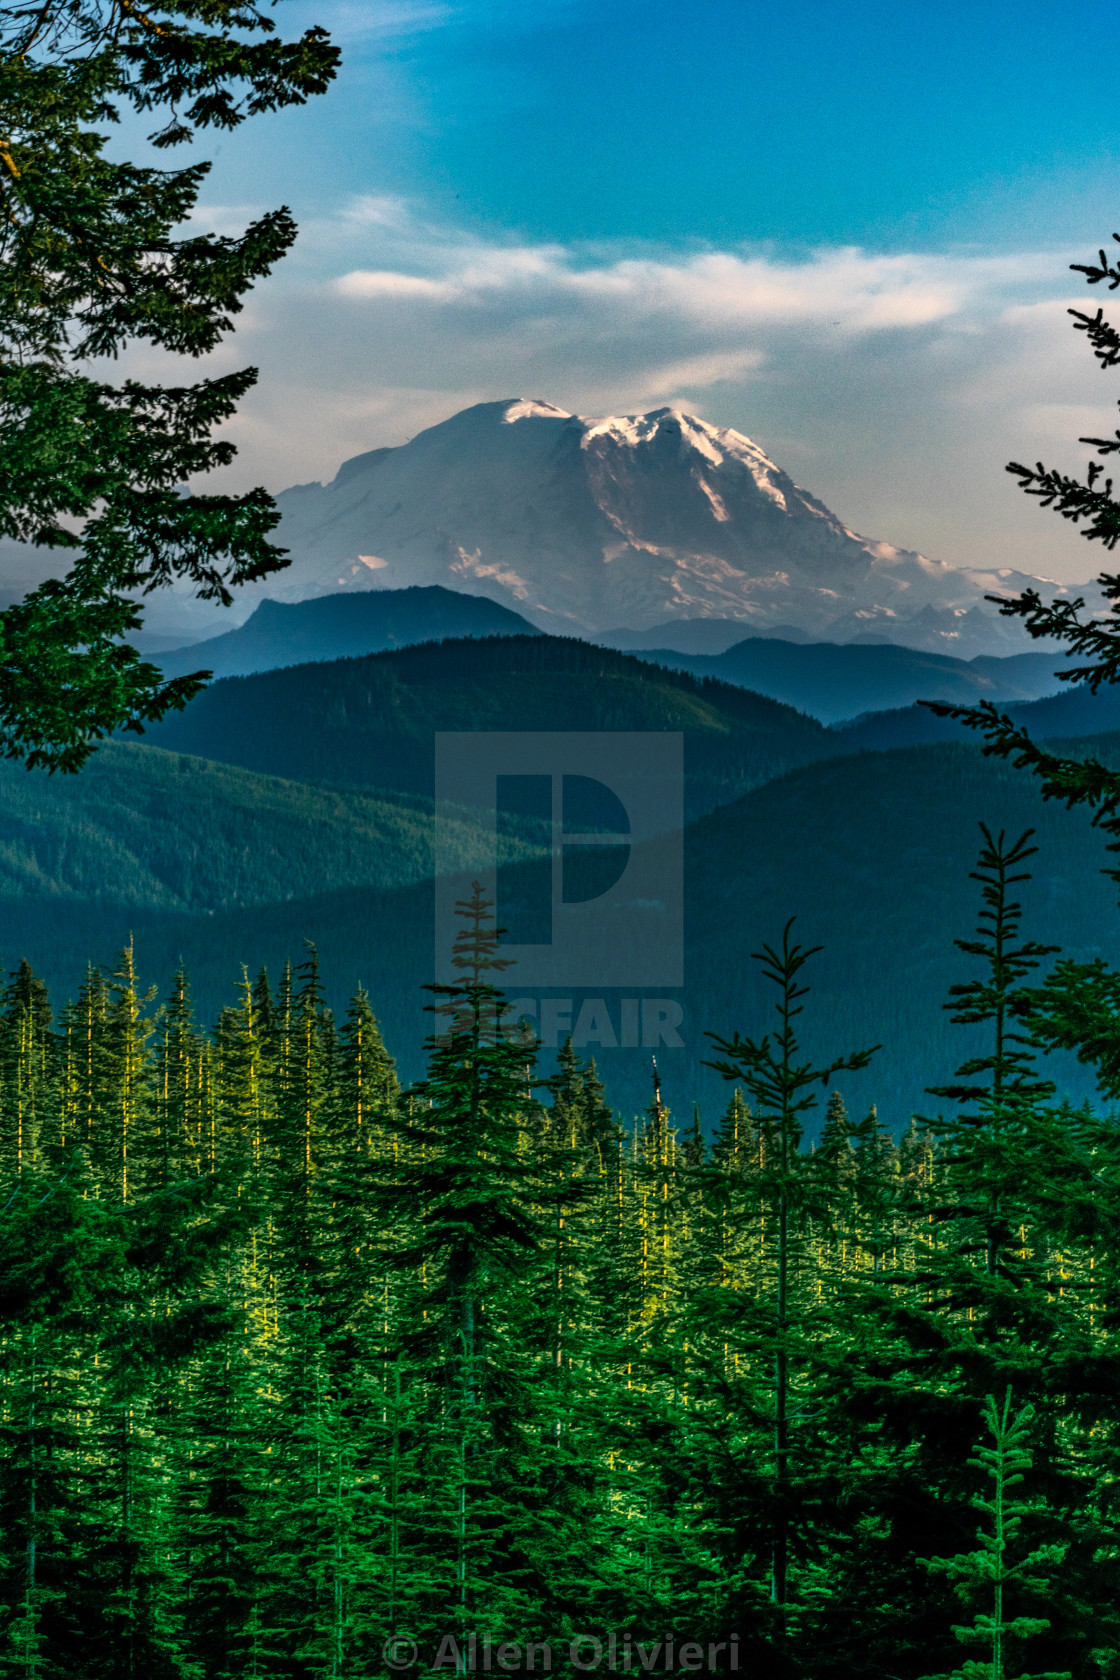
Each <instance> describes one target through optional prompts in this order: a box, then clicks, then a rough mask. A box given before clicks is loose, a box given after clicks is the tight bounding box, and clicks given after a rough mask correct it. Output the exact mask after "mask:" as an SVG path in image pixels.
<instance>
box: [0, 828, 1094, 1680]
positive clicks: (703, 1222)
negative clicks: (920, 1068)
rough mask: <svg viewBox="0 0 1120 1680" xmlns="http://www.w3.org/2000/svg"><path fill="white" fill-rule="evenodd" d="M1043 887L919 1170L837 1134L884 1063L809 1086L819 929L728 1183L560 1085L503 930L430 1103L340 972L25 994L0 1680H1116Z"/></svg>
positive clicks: (11, 1130) (997, 923) (124, 976)
mask: <svg viewBox="0 0 1120 1680" xmlns="http://www.w3.org/2000/svg"><path fill="white" fill-rule="evenodd" d="M1028 852H1029V848H1028V847H1026V846H1025V845H1024V844H1023V843H1021V842H1020V843H1019V844H1018V845H1017V846H1007V845H1005V844H1004V843H1003V842H1002V840H999V841H994V840H989V841H988V843H987V844H986V847H985V852H984V856H983V858H982V862H981V868H980V871H979V874H980V879H981V888H982V893H983V899H984V904H983V914H982V921H981V927H980V931H979V934H978V937H977V938H976V939H975V940H972V941H969V942H966V945H965V949H966V952H967V953H968V955H969V957H970V959H975V960H976V961H978V963H979V965H980V966H979V973H980V978H979V979H976V980H972V981H965V982H962V986H961V987H960V988H959V990H958V994H957V996H956V997H955V999H954V1000H953V1007H954V1012H955V1014H956V1015H957V1017H958V1018H959V1019H961V1020H965V1021H968V1022H970V1023H971V1024H972V1025H973V1026H975V1025H977V1024H978V1023H979V1024H981V1025H982V1026H983V1027H984V1028H985V1030H986V1032H987V1033H988V1034H989V1039H990V1042H989V1045H988V1049H987V1051H986V1052H985V1054H983V1055H981V1056H978V1057H975V1058H973V1059H972V1060H971V1061H970V1062H968V1063H966V1065H965V1067H964V1068H963V1069H962V1070H961V1071H960V1073H959V1075H958V1077H957V1078H956V1080H955V1081H954V1082H952V1083H950V1084H948V1085H946V1086H945V1087H944V1088H942V1089H941V1091H940V1093H939V1094H938V1096H937V1098H936V1101H935V1105H934V1106H940V1108H941V1109H942V1110H943V1111H944V1113H943V1116H942V1118H934V1119H933V1120H931V1121H930V1122H928V1123H923V1124H917V1123H916V1124H914V1125H913V1126H912V1127H911V1129H910V1130H909V1132H908V1133H907V1134H906V1135H905V1136H904V1137H903V1138H902V1139H901V1141H900V1142H898V1143H896V1142H895V1141H893V1140H892V1138H891V1137H890V1135H889V1134H888V1133H887V1132H886V1131H885V1130H884V1129H883V1128H882V1127H881V1126H880V1124H879V1123H878V1120H877V1118H876V1115H875V1113H874V1111H872V1112H871V1113H869V1114H866V1115H864V1114H856V1115H850V1114H849V1113H848V1112H847V1111H846V1108H845V1104H844V1101H843V1098H842V1096H841V1095H840V1094H839V1093H838V1092H837V1091H836V1090H835V1089H830V1090H829V1091H828V1092H827V1093H826V1085H829V1084H831V1082H833V1081H835V1080H837V1079H839V1080H840V1081H841V1083H842V1082H843V1077H844V1072H845V1070H847V1069H854V1068H857V1067H860V1066H862V1065H863V1064H864V1062H865V1061H866V1059H867V1050H868V1049H869V1047H863V1046H860V1047H856V1049H854V1050H849V1049H847V1048H845V1047H843V1046H840V1047H838V1053H837V1055H836V1057H835V1059H834V1060H833V1061H832V1062H831V1063H829V1064H827V1065H821V1066H819V1067H814V1066H811V1065H809V1064H808V1062H807V1061H806V1059H805V1057H804V1056H803V1054H802V1052H801V1050H800V1047H799V1044H798V1038H797V1025H798V1021H797V1018H798V1016H799V1014H800V1011H801V1010H802V1008H804V1007H808V1006H810V1004H811V1000H807V999H806V996H805V989H804V987H805V977H806V974H807V973H808V974H811V967H807V964H809V962H810V959H811V955H812V953H811V952H807V951H805V950H804V949H802V948H801V947H799V946H798V945H797V944H796V943H795V942H794V941H793V938H792V935H791V933H790V930H789V929H787V930H786V935H785V937H784V939H783V941H782V942H781V943H780V944H777V945H775V946H774V947H773V948H772V949H770V948H768V949H767V950H766V951H764V952H763V953H762V967H763V972H764V975H765V977H766V978H767V980H768V982H769V983H770V984H771V985H772V987H773V997H774V1001H775V1003H776V1005H777V1013H776V1014H775V1016H774V1017H773V1026H772V1030H771V1031H769V1032H768V1033H766V1034H765V1035H763V1036H759V1037H757V1038H751V1037H738V1036H736V1037H733V1038H730V1039H727V1040H723V1041H717V1042H716V1043H715V1044H714V1045H713V1050H712V1056H713V1060H714V1061H715V1062H717V1063H718V1064H719V1066H720V1068H721V1070H722V1071H723V1072H724V1074H725V1075H726V1076H727V1080H728V1101H727V1104H726V1107H725V1109H724V1112H723V1113H722V1115H721V1116H720V1117H719V1119H718V1123H717V1124H716V1125H715V1127H714V1128H713V1129H711V1130H710V1131H709V1132H708V1134H707V1135H706V1134H705V1129H704V1127H703V1126H702V1125H701V1123H700V1119H699V1117H698V1116H697V1115H695V1114H693V1115H691V1116H689V1115H685V1116H676V1117H674V1116H672V1115H670V1114H669V1112H668V1110H667V1109H666V1107H665V1105H664V1103H663V1102H662V1100H661V1096H660V1092H659V1091H657V1090H656V1089H654V1090H653V1092H652V1100H651V1102H650V1105H649V1107H648V1109H647V1111H646V1113H645V1114H644V1115H642V1116H640V1117H638V1119H637V1120H636V1121H634V1122H633V1123H631V1124H629V1125H622V1124H620V1123H619V1121H618V1119H617V1117H616V1116H615V1115H614V1113H613V1112H612V1110H611V1108H610V1106H609V1105H608V1103H607V1100H606V1095H605V1093H604V1090H603V1087H602V1085H601V1083H600V1081H599V1079H598V1077H597V1074H596V1072H595V1069H594V1066H593V1064H590V1065H584V1064H582V1063H581V1062H580V1061H579V1059H578V1058H577V1057H576V1055H575V1054H574V1053H573V1051H572V1049H571V1047H570V1045H569V1046H567V1047H565V1049H564V1050H563V1051H562V1052H561V1054H560V1056H559V1061H558V1065H557V1067H556V1069H555V1071H554V1072H552V1073H551V1074H549V1075H548V1077H547V1078H544V1079H542V1077H541V1075H540V1074H539V1073H538V1071H537V1070H536V1068H535V1047H534V1044H533V1042H532V1040H531V1039H530V1038H529V1037H527V1036H526V1035H525V1034H523V1033H521V1032H519V1031H517V1030H511V1029H510V1027H509V1025H508V1023H505V1024H503V1022H502V1009H503V999H502V995H501V993H500V992H499V991H498V990H497V989H496V987H495V984H494V983H495V982H497V981H500V979H501V972H500V971H501V968H502V966H503V964H502V959H501V956H500V950H499V948H498V947H497V945H496V941H495V936H494V931H493V928H492V926H491V924H490V923H489V921H488V919H487V912H488V906H487V905H486V904H485V902H484V901H483V900H482V899H481V897H480V895H478V894H476V895H475V897H474V899H473V900H471V901H470V903H468V904H466V905H464V907H463V909H464V914H465V921H464V932H463V935H462V937H461V938H460V940H459V943H458V946H457V959H456V960H457V962H458V965H459V968H460V969H461V971H462V984H461V986H459V987H458V988H454V989H450V990H446V991H443V992H439V993H437V994H436V995H435V999H434V1002H433V1008H434V1009H435V1011H436V1014H435V1017H434V1020H433V1036H432V1040H431V1043H430V1046H429V1068H428V1074H427V1077H426V1079H425V1080H424V1081H423V1082H422V1083H420V1084H419V1085H417V1086H416V1087H414V1088H413V1089H411V1090H409V1091H407V1092H405V1091H402V1090H400V1089H399V1087H398V1084H397V1080H396V1077H395V1073H394V1068H393V1063H392V1060H391V1058H390V1056H389V1054H388V1053H387V1051H386V1048H385V1046H384V1045H383V1043H382V1041H381V1036H380V1033H379V1030H378V1026H377V1022H376V1020H375V1018H374V1015H373V1012H372V1010H371V1006H370V1002H369V1000H368V999H367V998H366V997H365V996H364V994H362V993H359V994H358V995H357V996H356V997H355V998H354V1000H353V1001H352V1003H351V1005H350V1007H349V1009H348V1011H347V1012H346V1014H345V1018H344V1019H342V1020H341V1021H336V1020H335V1019H334V1018H333V1017H332V1015H331V1012H330V1011H329V1010H328V1009H327V1008H326V1007H325V1005H324V1002H323V996H322V991H321V986H320V977H319V972H318V967H317V963H316V960H315V958H314V955H313V954H312V956H311V957H310V958H309V960H308V962H307V963H305V964H304V965H303V967H302V968H300V969H299V970H297V971H296V972H294V973H293V972H292V971H290V970H289V971H286V972H285V973H284V974H283V975H282V976H281V977H280V979H279V982H278V984H276V985H270V983H269V981H268V979H267V977H266V976H264V975H263V974H262V975H261V976H260V977H259V978H258V979H257V980H256V981H255V982H252V983H251V982H249V981H248V979H247V980H246V982H245V985H244V987H243V989H242V992H241V995H240V997H239V998H238V999H237V1001H236V1002H234V1003H233V1004H231V1005H230V1007H228V1008H227V1009H226V1010H224V1011H223V1013H222V1014H221V1016H220V1018H219V1020H218V1022H217V1023H216V1026H215V1027H214V1029H213V1031H211V1032H205V1033H204V1032H203V1031H201V1030H200V1029H199V1027H198V1026H197V1024H196V1022H195V1021H194V1019H193V1015H192V1010H191V1004H190V997H189V990H188V985H187V980H186V977H185V976H184V975H180V976H178V978H177V979H176V982H175V985H174V987H173V989H172V992H171V995H170V996H169V997H168V998H167V999H165V1000H164V1001H163V1002H162V1003H161V1004H157V1003H156V1000H155V999H154V998H153V997H152V996H151V995H150V994H148V993H145V992H144V991H143V990H142V987H141V984H140V982H139V980H138V979H137V976H136V974H135V972H134V967H133V962H132V956H131V953H130V952H125V953H124V955H123V956H122V958H121V960H120V963H119V965H118V966H117V968H116V971H115V972H114V973H112V974H110V975H103V974H102V973H100V972H98V971H91V973H90V974H89V977H88V980H87V983H86V985H85V987H84V988H83V990H82V992H81V995H80V996H79V998H78V999H77V1001H76V1002H74V1003H72V1004H69V1005H67V1006H66V1008H65V1009H63V1010H62V1011H61V1013H60V1014H59V1016H58V1018H57V1020H54V1019H52V1014H51V1009H50V1006H49V1001H48V998H47V996H46V993H45V989H44V987H43V986H42V984H41V983H40V982H39V981H38V980H37V979H36V977H35V976H34V974H33V973H32V972H31V971H30V969H29V968H28V967H26V965H25V966H24V967H22V968H21V969H20V970H19V971H18V972H17V973H16V974H15V975H14V976H13V977H12V978H11V981H10V983H9V985H8V987H7V989H6V992H5V993H4V996H3V999H2V1008H0V1017H2V1023H0V1165H2V1171H3V1185H2V1187H0V1333H2V1338H3V1360H2V1366H0V1427H2V1430H3V1457H2V1461H0V1607H2V1609H0V1614H2V1626H0V1672H2V1673H3V1674H5V1675H10V1676H12V1677H13V1680H14V1677H16V1676H28V1677H30V1676H35V1677H37V1680H38V1677H41V1680H63V1677H65V1680H87V1677H94V1676H96V1677H99V1680H100V1677H102V1676H106V1677H108V1676H112V1677H114V1680H115V1677H118V1676H121V1677H124V1676H127V1677H130V1680H141V1677H143V1680H196V1677H197V1680H232V1677H243V1676H244V1677H258V1676H259V1677H264V1676H268V1677H274V1676H284V1677H291V1680H304V1677H307V1680H311V1677H326V1676H330V1677H332V1680H341V1677H346V1680H358V1677H360V1676H367V1675H372V1674H375V1673H379V1672H383V1671H384V1670H385V1667H386V1661H387V1660H388V1662H389V1666H390V1667H393V1666H394V1665H395V1670H396V1671H397V1672H403V1671H405V1670H407V1669H409V1668H410V1667H412V1668H413V1669H414V1670H416V1671H419V1672H431V1671H432V1670H433V1668H435V1666H436V1664H437V1662H438V1664H439V1668H438V1670H437V1671H444V1672H446V1671H448V1670H457V1671H458V1672H463V1671H464V1670H468V1669H470V1668H472V1667H473V1668H475V1669H476V1670H482V1669H484V1668H485V1667H486V1666H490V1667H491V1668H493V1669H494V1671H496V1672H498V1671H506V1672H518V1671H520V1672H528V1671H529V1665H530V1651H529V1646H530V1645H533V1646H534V1650H533V1652H532V1653H531V1655H532V1671H533V1672H534V1673H536V1672H541V1671H542V1669H543V1667H544V1664H545V1654H544V1652H543V1650H542V1649H541V1647H542V1646H543V1645H544V1644H548V1646H549V1650H550V1657H551V1663H552V1667H553V1669H554V1670H559V1669H562V1668H566V1667H567V1666H568V1664H569V1661H570V1655H571V1652H570V1648H569V1641H570V1640H571V1639H572V1638H573V1637H579V1636H584V1642H583V1643H582V1644H579V1645H577V1646H576V1647H575V1648H574V1649H575V1652H576V1655H577V1657H578V1658H579V1660H580V1661H581V1662H582V1663H583V1664H584V1666H585V1667H587V1666H595V1664H596V1663H598V1665H599V1666H600V1667H601V1668H602V1669H603V1671H604V1672H606V1671H607V1665H608V1663H609V1662H610V1661H611V1660H612V1657H611V1653H612V1652H613V1654H614V1655H613V1661H614V1668H615V1671H616V1672H617V1671H619V1670H621V1669H622V1668H623V1667H624V1666H625V1661H624V1654H625V1660H626V1661H628V1662H629V1671H630V1672H631V1673H635V1674H640V1673H641V1672H643V1670H647V1669H648V1670H650V1671H654V1670H656V1671H657V1672H682V1673H684V1672H693V1671H696V1670H697V1669H698V1668H703V1670H704V1671H705V1672H708V1671H709V1670H711V1671H719V1672H724V1673H728V1672H732V1671H738V1672H742V1673H746V1674H755V1675H767V1676H768V1675H774V1676H806V1677H810V1676H811V1677H812V1680H832V1677H836V1680H840V1677H844V1680H849V1677H862V1676H867V1677H868V1680H870V1677H873V1676H875V1677H879V1676H887V1675H890V1676H898V1677H902V1680H917V1677H919V1676H926V1675H933V1674H947V1673H949V1672H953V1673H958V1674H969V1673H971V1674H972V1675H974V1676H975V1677H976V1680H979V1677H981V1676H984V1677H990V1680H1002V1677H1003V1676H1004V1675H1006V1676H1008V1677H1010V1676H1014V1675H1018V1674H1019V1673H1020V1672H1021V1671H1022V1670H1023V1667H1024V1664H1025V1665H1026V1666H1027V1667H1029V1669H1030V1671H1031V1673H1032V1674H1038V1673H1041V1672H1043V1671H1045V1672H1047V1673H1051V1674H1052V1673H1065V1672H1068V1673H1076V1674H1077V1675H1078V1676H1082V1675H1093V1676H1098V1675H1099V1676H1113V1675H1116V1674H1118V1673H1120V1592H1118V1588H1120V1507H1118V1501H1117V1488H1118V1487H1120V1480H1118V1473H1120V1436H1118V1426H1120V1359H1118V1353H1120V1341H1118V1310H1117V1301H1118V1300H1120V1243H1118V1238H1120V1201H1118V1197H1117V1181H1118V1177H1120V1136H1118V1134H1117V1130H1116V1128H1115V1127H1114V1125H1113V1123H1112V1121H1111V1120H1110V1119H1108V1118H1102V1117H1100V1116H1097V1115H1094V1114H1093V1113H1091V1112H1090V1111H1088V1110H1085V1111H1076V1112H1075V1111H1073V1110H1071V1109H1070V1108H1069V1107H1068V1106H1065V1105H1061V1104H1057V1103H1055V1102H1054V1099H1053V1090H1052V1088H1051V1087H1050V1086H1049V1085H1048V1084H1047V1083H1046V1082H1045V1081H1044V1080H1043V1079H1042V1078H1041V1077H1040V1076H1039V1074H1038V1071H1037V1068H1036V1066H1035V1064H1034V1061H1033V1050H1032V1048H1031V1046H1030V1044H1029V1043H1028V1042H1027V1037H1028V1034H1027V1030H1026V1027H1025V1025H1024V1022H1025V1019H1026V1012H1027V998H1028V988H1027V986H1026V982H1027V980H1028V979H1029V978H1030V971H1031V969H1032V968H1033V967H1034V966H1035V965H1036V964H1037V963H1038V962H1039V961H1040V960H1041V958H1042V957H1044V956H1046V955H1047V953H1046V951H1045V950H1044V949H1043V948H1041V947H1037V946H1032V945H1030V944H1029V943H1028V944H1024V943H1023V942H1022V940H1021V939H1020V938H1019V934H1018V912H1017V908H1016V905H1015V903H1014V901H1013V897H1012V894H1013V891H1014V883H1015V881H1016V880H1017V879H1021V877H1022V870H1021V865H1022V862H1023V859H1024V858H1025V857H1026V856H1027V855H1028ZM1052 1001H1053V1000H1052ZM872 1066H874V1062H873V1060H872ZM818 1102H820V1103H822V1105H823V1113H821V1114H818V1115H814V1113H813V1106H814V1104H816V1103H818ZM810 1135H812V1136H813V1137H814V1139H815V1141H814V1143H813V1144H812V1145H810V1144H809V1142H808V1141H807V1139H808V1137H809V1136H810ZM978 1453H979V1456H978ZM985 1455H986V1456H985ZM1016 1477H1022V1478H1023V1480H1022V1481H1021V1482H1019V1483H1016V1480H1015V1478H1016ZM977 1501H980V1502H981V1503H980V1504H979V1505H978V1504H977ZM978 1530H979V1531H980V1532H981V1534H982V1536H983V1538H981V1539H979V1540H978V1539H977V1531H978ZM954 1627H956V1628H958V1629H961V1630H963V1633H964V1635H965V1636H966V1638H965V1642H964V1643H962V1640H961V1638H960V1637H958V1635H957V1634H955V1633H954V1631H953V1630H954ZM612 1636H613V1644H612ZM394 1637H395V1638H396V1640H397V1643H396V1644H394V1645H391V1646H389V1647H386V1644H385V1642H386V1641H387V1640H390V1639H392V1638H394ZM410 1641H412V1642H414V1646H413V1644H410V1643H409V1642H410ZM595 1641H598V1642H599V1646H600V1648H601V1651H602V1653H603V1654H602V1656H601V1659H599V1658H596V1656H595V1651H596V1644H595ZM503 1642H504V1645H505V1653H504V1658H503V1660H502V1661H501V1662H499V1661H498V1659H497V1656H496V1655H494V1653H496V1652H497V1651H498V1649H499V1646H501V1645H502V1643H503ZM639 1646H640V1647H641V1650H640V1651H639ZM413 1649H415V1662H413V1656H412V1653H413ZM386 1650H388V1659H387V1658H386V1654H385V1653H386ZM697 1653H699V1655H697ZM962 1661H966V1662H968V1661H971V1664H972V1666H971V1668H968V1669H964V1668H962V1667H961V1664H962Z"/></svg>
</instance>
